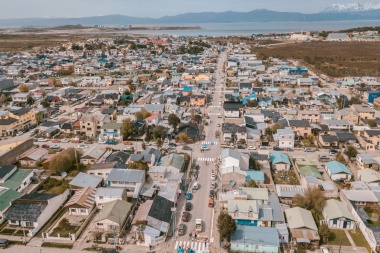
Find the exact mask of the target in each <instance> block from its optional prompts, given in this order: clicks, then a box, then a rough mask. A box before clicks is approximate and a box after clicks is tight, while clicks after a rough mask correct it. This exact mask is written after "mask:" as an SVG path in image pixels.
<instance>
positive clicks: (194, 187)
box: [193, 182, 199, 190]
mask: <svg viewBox="0 0 380 253" xmlns="http://www.w3.org/2000/svg"><path fill="white" fill-rule="evenodd" d="M198 189H199V183H198V182H194V184H193V190H198Z"/></svg>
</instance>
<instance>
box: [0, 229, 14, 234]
mask: <svg viewBox="0 0 380 253" xmlns="http://www.w3.org/2000/svg"><path fill="white" fill-rule="evenodd" d="M15 231H16V229H12V228H4V229H3V230H1V232H0V234H2V235H13V233H14V232H15Z"/></svg>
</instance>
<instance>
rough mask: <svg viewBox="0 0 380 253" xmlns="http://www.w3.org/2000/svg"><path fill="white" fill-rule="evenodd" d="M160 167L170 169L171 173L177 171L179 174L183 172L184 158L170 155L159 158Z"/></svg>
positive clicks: (180, 155)
mask: <svg viewBox="0 0 380 253" xmlns="http://www.w3.org/2000/svg"><path fill="white" fill-rule="evenodd" d="M159 165H160V166H166V167H171V168H172V169H171V172H174V169H173V168H175V169H177V172H181V171H182V170H183V166H184V165H185V156H184V155H183V154H176V153H172V154H169V155H166V156H164V157H162V158H161V160H160V163H159Z"/></svg>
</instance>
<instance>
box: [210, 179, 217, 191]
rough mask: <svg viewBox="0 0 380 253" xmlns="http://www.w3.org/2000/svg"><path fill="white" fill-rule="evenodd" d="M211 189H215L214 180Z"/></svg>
mask: <svg viewBox="0 0 380 253" xmlns="http://www.w3.org/2000/svg"><path fill="white" fill-rule="evenodd" d="M210 187H211V189H215V188H216V183H215V182H214V181H212V182H211V186H210Z"/></svg>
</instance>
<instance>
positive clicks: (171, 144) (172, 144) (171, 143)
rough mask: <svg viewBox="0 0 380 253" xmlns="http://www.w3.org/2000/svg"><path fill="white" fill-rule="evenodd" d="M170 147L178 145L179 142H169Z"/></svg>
mask: <svg viewBox="0 0 380 253" xmlns="http://www.w3.org/2000/svg"><path fill="white" fill-rule="evenodd" d="M168 146H169V147H177V144H175V143H173V142H169V145H168Z"/></svg>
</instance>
